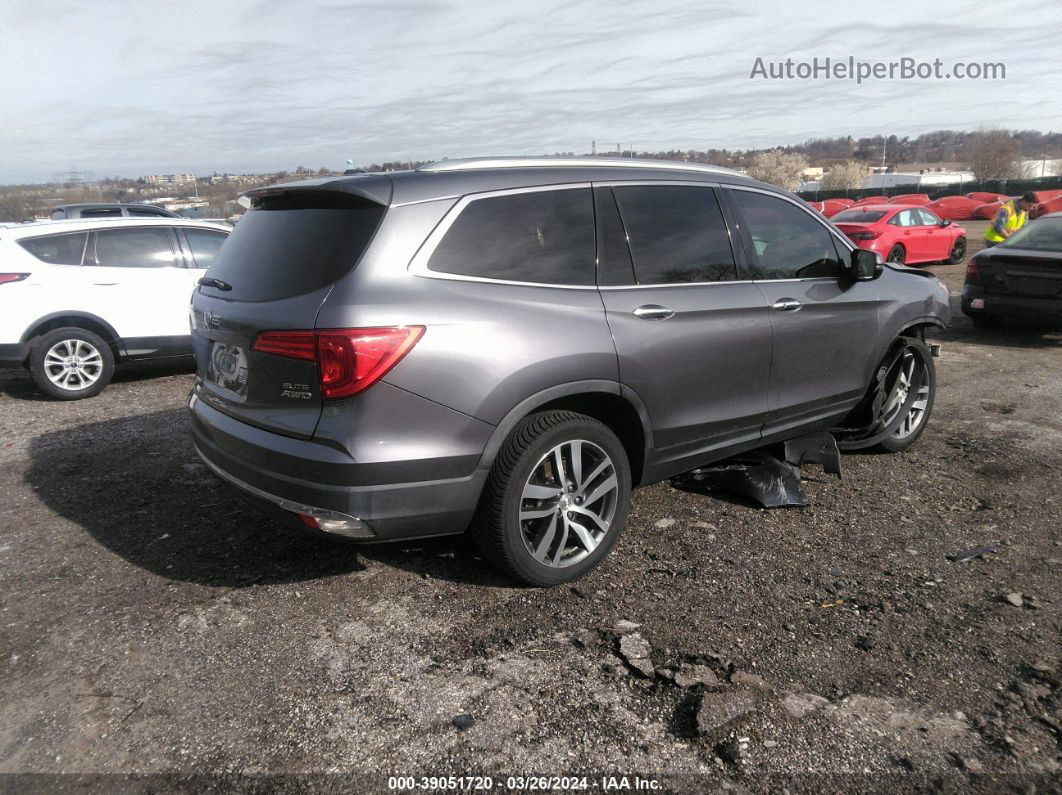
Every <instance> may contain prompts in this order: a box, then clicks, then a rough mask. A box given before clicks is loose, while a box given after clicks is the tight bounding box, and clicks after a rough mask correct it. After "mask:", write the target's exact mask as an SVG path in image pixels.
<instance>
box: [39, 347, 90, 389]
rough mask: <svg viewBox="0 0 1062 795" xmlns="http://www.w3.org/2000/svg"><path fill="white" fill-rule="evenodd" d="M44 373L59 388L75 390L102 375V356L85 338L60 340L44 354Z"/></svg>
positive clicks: (87, 385)
mask: <svg viewBox="0 0 1062 795" xmlns="http://www.w3.org/2000/svg"><path fill="white" fill-rule="evenodd" d="M44 373H45V375H47V376H48V380H49V381H51V382H52V383H53V384H55V385H56V386H57V387H59V388H60V389H66V390H69V391H71V392H76V391H77V390H79V389H85V388H86V387H90V386H92V385H93V384H94V383H96V382H97V381H98V380H99V379H100V376H101V375H103V356H102V355H101V354H100V352H99V351H98V350H96V347H95V346H94V345H92V344H90V343H88V342H85V340H78V339H70V340H62V341H61V342H57V343H55V345H53V346H52V347H51V348H49V349H48V352H47V353H46V354H44Z"/></svg>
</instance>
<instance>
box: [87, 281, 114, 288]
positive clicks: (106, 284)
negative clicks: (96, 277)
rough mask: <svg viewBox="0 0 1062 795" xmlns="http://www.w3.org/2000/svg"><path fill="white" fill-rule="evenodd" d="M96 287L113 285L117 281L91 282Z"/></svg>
mask: <svg viewBox="0 0 1062 795" xmlns="http://www.w3.org/2000/svg"><path fill="white" fill-rule="evenodd" d="M93 284H94V285H95V286H96V287H114V285H116V284H118V282H93Z"/></svg>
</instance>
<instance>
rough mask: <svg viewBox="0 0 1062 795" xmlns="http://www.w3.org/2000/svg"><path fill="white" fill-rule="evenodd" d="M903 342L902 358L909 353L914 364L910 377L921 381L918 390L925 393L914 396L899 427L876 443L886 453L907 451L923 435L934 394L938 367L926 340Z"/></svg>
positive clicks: (935, 392)
mask: <svg viewBox="0 0 1062 795" xmlns="http://www.w3.org/2000/svg"><path fill="white" fill-rule="evenodd" d="M904 342H905V345H906V350H905V351H904V354H903V355H904V357H905V359H906V357H907V356H908V355H909V356H911V357H912V359H913V363H914V365H915V367H914V370H913V371H912V376H914V378H913V379H912V380H919V381H920V382H921V386H920V388H919V391H920V392H921V390H923V389H924V390H925V395H924V397H917V398H916V399H915V401H914V403H913V404H912V405H911V407H910V410H909V411H908V412H907V417H905V419H904V421H903V422H902V423H901V425H900V427H899V428H897V430H896V431H895V432H894V433H893V434H891V435H890V436H887V437H886V438H885V439H883V440H882V441H881V442H879V443H878V448H879V449H881V450H883V451H885V452H887V453H898V452H900V451H901V450H906V449H907V448H908V447H910V446H911V445H913V444H914V443H915V442H917V441H918V437H919V436H921V435H922V432H923V431H924V430H925V429H926V425H927V424H928V423H929V417H930V415H931V414H932V413H933V402H934V400H935V399H936V396H937V369H936V367H935V366H934V364H933V355H932V354H931V353H930V352H929V348H928V347H927V346H926V344H925V343H923V342H921V341H920V340H916V339H905V340H904ZM918 368H921V370H922V375H921V377H920V378H919V377H918V375H917V370H918ZM902 369H904V368H903V366H901V370H902ZM909 394H910V390H909V389H908V390H907V391H906V392H905V393H904V398H906V396H907V395H909ZM901 402H902V401H901Z"/></svg>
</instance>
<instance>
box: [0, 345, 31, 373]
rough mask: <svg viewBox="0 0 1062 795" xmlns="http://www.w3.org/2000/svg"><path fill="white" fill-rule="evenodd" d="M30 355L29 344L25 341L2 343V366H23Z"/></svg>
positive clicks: (0, 357)
mask: <svg viewBox="0 0 1062 795" xmlns="http://www.w3.org/2000/svg"><path fill="white" fill-rule="evenodd" d="M27 356H29V345H27V344H26V343H24V342H16V343H10V344H6V345H0V367H21V366H22V363H23V362H24V361H26V357H27Z"/></svg>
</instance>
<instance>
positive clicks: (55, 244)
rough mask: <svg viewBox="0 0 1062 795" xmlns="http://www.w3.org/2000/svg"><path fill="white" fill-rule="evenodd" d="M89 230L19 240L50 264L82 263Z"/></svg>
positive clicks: (35, 255) (21, 244)
mask: <svg viewBox="0 0 1062 795" xmlns="http://www.w3.org/2000/svg"><path fill="white" fill-rule="evenodd" d="M86 240H88V232H77V233H74V234H67V235H44V236H42V237H30V238H26V239H24V240H20V241H18V243H19V245H20V246H22V248H24V249H26V251H28V252H29V253H30V254H32V255H33V256H34V257H36V258H37V259H39V260H40V261H41V262H47V263H48V264H49V265H80V264H81V257H82V255H83V254H84V253H85V241H86Z"/></svg>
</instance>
